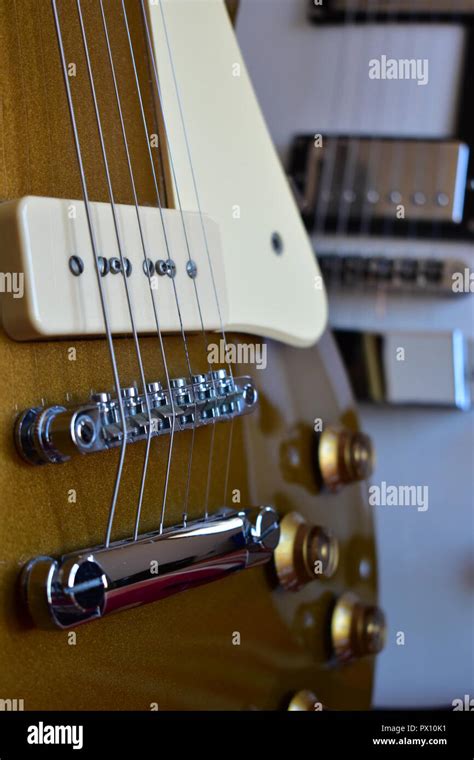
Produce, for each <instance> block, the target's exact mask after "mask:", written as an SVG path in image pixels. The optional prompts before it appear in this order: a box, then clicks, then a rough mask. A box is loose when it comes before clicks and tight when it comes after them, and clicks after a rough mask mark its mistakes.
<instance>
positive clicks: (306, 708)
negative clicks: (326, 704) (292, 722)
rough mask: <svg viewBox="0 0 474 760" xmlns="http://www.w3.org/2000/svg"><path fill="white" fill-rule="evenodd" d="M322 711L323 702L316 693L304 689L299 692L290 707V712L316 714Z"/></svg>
mask: <svg viewBox="0 0 474 760" xmlns="http://www.w3.org/2000/svg"><path fill="white" fill-rule="evenodd" d="M317 710H322V705H321V702H319V701H318V698H317V696H316V694H314V692H312V691H310V690H309V689H302V691H297V692H296V694H295V695H294V697H293V698H292V700H291V702H290V704H289V705H288V711H289V712H312V711H313V712H314V711H317Z"/></svg>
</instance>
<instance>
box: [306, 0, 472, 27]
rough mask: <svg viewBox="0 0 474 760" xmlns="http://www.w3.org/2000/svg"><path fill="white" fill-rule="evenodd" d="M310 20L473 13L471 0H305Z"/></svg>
mask: <svg viewBox="0 0 474 760" xmlns="http://www.w3.org/2000/svg"><path fill="white" fill-rule="evenodd" d="M307 1H308V9H309V10H308V13H309V18H310V19H311V20H312V21H315V22H317V21H343V22H348V23H350V22H352V21H374V20H375V21H379V20H382V21H383V20H387V21H390V19H395V20H397V21H399V20H402V21H423V22H424V23H426V22H427V21H433V22H439V21H457V20H459V16H460V15H462V16H471V15H472V14H473V13H474V7H473V4H472V0H429V2H427V0H357V2H354V0H307Z"/></svg>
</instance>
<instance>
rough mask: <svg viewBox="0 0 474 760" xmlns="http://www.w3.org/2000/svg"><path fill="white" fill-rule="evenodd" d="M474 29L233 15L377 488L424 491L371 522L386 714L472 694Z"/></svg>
mask: <svg viewBox="0 0 474 760" xmlns="http://www.w3.org/2000/svg"><path fill="white" fill-rule="evenodd" d="M231 4H232V5H233V6H234V9H236V6H237V3H231ZM473 21H474V2H471V1H469V2H467V1H466V0H446V1H445V2H443V0H434V1H433V2H432V3H429V2H425V1H424V0H423V1H422V0H411V2H409V3H407V2H406V0H400V1H399V2H396V1H395V0H391V1H390V2H388V0H380V2H379V1H378V0H358V2H355V1H354V0H348V2H344V0H333V2H331V0H323V2H321V3H320V2H318V1H316V2H313V3H311V2H308V1H307V0H241V2H240V4H239V8H238V14H237V17H236V28H237V35H238V38H239V41H240V45H241V47H242V50H243V55H244V59H245V60H246V63H247V66H248V69H249V73H250V76H251V79H252V81H253V84H254V87H255V89H256V92H257V96H258V98H259V101H260V104H261V106H262V109H263V112H264V116H265V118H266V121H267V124H268V127H269V129H270V132H271V135H272V137H273V140H274V142H275V144H276V147H277V150H278V152H279V154H280V157H281V160H282V162H283V164H284V166H285V169H286V171H287V173H288V175H289V178H290V181H291V183H292V186H293V188H294V192H295V197H296V199H297V202H298V204H299V206H300V209H301V213H302V215H303V218H304V220H305V223H306V225H307V227H308V231H309V233H310V234H311V236H312V239H313V242H314V247H315V251H316V253H317V255H318V259H319V261H320V266H321V268H322V270H323V274H324V279H325V283H326V286H327V287H328V291H329V296H330V326H331V328H332V329H333V330H335V331H336V336H337V339H338V342H339V344H340V346H341V349H342V350H343V353H344V356H345V360H346V363H347V366H348V368H349V369H350V371H351V376H352V379H353V387H354V389H355V391H356V393H357V396H358V397H359V399H360V410H361V423H362V429H364V430H365V431H366V432H368V433H369V434H370V435H371V436H372V438H373V440H374V442H375V446H376V454H377V463H376V468H375V472H374V474H373V477H372V483H373V484H374V485H378V486H380V487H382V484H383V483H385V484H387V485H395V486H397V487H398V486H402V487H403V486H416V487H417V489H418V490H417V491H416V493H417V494H425V495H426V499H425V500H424V501H423V504H422V503H421V502H420V503H419V504H418V506H416V504H415V505H414V504H412V505H411V506H384V505H380V506H374V508H373V510H374V519H375V524H376V533H377V543H378V553H379V581H380V592H381V606H382V607H383V608H384V609H385V611H386V613H387V618H388V626H389V637H388V642H387V646H386V648H385V650H384V652H383V653H382V654H381V655H380V656H379V658H378V662H377V674H376V688H375V706H376V707H397V706H401V707H402V706H414V707H422V706H426V707H431V706H438V705H439V706H446V705H451V703H452V701H453V700H454V699H458V698H461V699H462V698H463V697H464V695H465V694H470V695H471V697H472V696H474V600H473V592H474V551H473V545H474V517H473V515H474V509H473V506H474V505H473V498H474V497H473V494H474V488H473V486H474V475H473V472H474V470H473V464H474V417H473V412H472V407H471V384H472V380H473V369H472V368H473V363H472V359H473V352H472V341H473V339H474V311H473V305H474V301H473V299H474V295H473V292H474V276H473V277H472V278H471V279H470V274H471V271H472V270H474V254H473V245H472V242H471V241H472V234H473V231H474V213H473V212H472V209H473V203H472V196H473V194H474V193H473V190H474V173H473V172H472V161H471V152H472V151H471V143H472V142H473V141H474V124H473V116H472V114H471V112H472V108H471V106H472V95H473V94H474V93H473V92H472V89H473V86H474V82H472V81H471V79H472V74H471V77H469V70H471V72H472V63H473V44H472V40H473V32H472V28H473V26H472V25H473ZM266 202H268V199H265V198H262V203H266ZM457 275H460V276H461V279H459V278H458V279H457V280H456V276H457ZM400 349H401V351H400ZM425 507H426V508H425ZM400 634H403V636H401V635H400Z"/></svg>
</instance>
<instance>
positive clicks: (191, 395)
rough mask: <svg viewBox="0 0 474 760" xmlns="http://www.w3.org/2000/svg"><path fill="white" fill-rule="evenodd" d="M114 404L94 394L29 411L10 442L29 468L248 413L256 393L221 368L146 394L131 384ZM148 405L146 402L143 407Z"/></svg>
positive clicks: (248, 381)
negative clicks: (70, 404) (68, 404)
mask: <svg viewBox="0 0 474 760" xmlns="http://www.w3.org/2000/svg"><path fill="white" fill-rule="evenodd" d="M121 393H122V408H123V411H124V417H125V431H124V429H123V425H122V418H121V411H120V404H119V402H118V399H117V398H113V397H112V396H111V394H109V393H95V394H93V395H92V397H91V400H90V401H89V402H88V403H86V404H82V405H80V406H75V407H69V408H68V407H65V406H49V407H32V408H31V409H27V410H26V411H24V412H23V413H22V414H21V415H20V417H19V418H18V420H17V423H16V429H15V440H16V445H17V448H18V451H19V453H20V454H21V456H22V457H23V458H24V459H25V460H26V461H27V462H29V463H30V464H46V463H53V464H58V463H61V462H66V461H68V460H69V459H70V458H71V456H73V455H74V454H91V453H94V452H98V451H107V450H108V449H110V448H114V447H116V446H120V445H121V443H122V441H123V436H124V433H125V435H126V436H127V443H134V442H135V441H141V440H146V439H147V437H148V435H149V430H150V427H151V436H152V437H153V436H158V435H166V434H169V433H170V432H171V430H172V429H173V426H174V429H175V430H176V431H179V430H186V429H188V428H190V429H192V428H194V427H201V426H203V425H208V424H212V423H215V422H222V421H226V420H231V419H233V418H234V417H239V416H241V415H243V414H247V413H248V412H251V411H252V410H253V409H254V408H255V406H256V404H257V398H258V395H257V391H256V389H255V387H254V385H253V383H252V381H251V379H250V377H239V378H234V377H231V376H229V374H228V373H227V371H226V370H225V369H219V370H215V371H211V372H207V373H206V374H203V375H193V376H192V377H191V378H189V379H188V378H185V377H180V378H174V379H173V380H171V381H170V384H169V387H166V388H165V387H163V386H162V384H161V383H159V382H153V383H148V384H147V393H146V396H145V394H144V393H140V392H139V390H138V388H137V387H136V386H132V387H130V388H123V389H122V391H121ZM147 401H148V404H147Z"/></svg>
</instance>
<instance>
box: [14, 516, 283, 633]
mask: <svg viewBox="0 0 474 760" xmlns="http://www.w3.org/2000/svg"><path fill="white" fill-rule="evenodd" d="M279 536H280V529H279V525H278V516H277V513H276V512H275V510H274V509H273V508H272V507H257V508H252V509H249V510H242V511H240V512H236V511H234V510H231V509H222V510H220V511H219V512H218V513H217V514H215V515H213V516H211V517H209V518H207V519H205V520H197V521H194V522H191V523H189V524H188V525H186V526H180V527H174V528H168V529H166V530H165V531H163V533H161V534H160V533H159V532H155V533H148V534H146V535H143V536H141V537H140V538H139V539H138V540H137V541H120V542H117V543H114V544H111V545H110V546H109V547H107V548H105V547H96V548H92V549H85V550H83V551H79V552H74V553H73V554H68V555H66V556H63V557H61V558H60V559H59V560H55V559H52V558H51V557H37V558H36V559H33V560H31V562H29V563H28V564H27V565H26V567H25V568H24V570H23V575H22V587H23V590H24V594H25V599H26V603H27V606H28V609H29V611H30V614H31V616H32V618H33V620H34V622H35V624H36V625H37V626H38V627H41V628H50V627H53V628H54V627H56V628H62V629H64V628H70V627H75V626H77V625H80V624H81V623H86V622H88V621H90V620H97V619H99V618H102V617H104V616H105V615H108V614H110V613H111V612H117V611H119V610H122V609H127V608H129V607H137V606H139V605H141V604H146V603H148V602H152V601H157V600H158V599H163V598H165V597H167V596H170V595H172V594H176V593H178V592H180V591H185V590H186V589H188V588H192V587H195V586H200V585H202V584H204V583H210V582H211V581H215V580H219V579H220V578H223V577H225V576H226V575H229V574H230V573H233V572H236V571H237V570H245V569H247V568H251V567H255V566H257V565H262V564H264V563H265V562H267V561H268V560H269V559H270V558H271V556H272V554H273V551H274V549H275V548H276V546H277V545H278V541H279Z"/></svg>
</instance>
